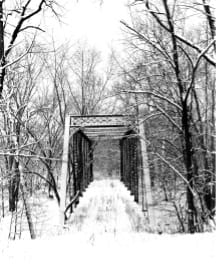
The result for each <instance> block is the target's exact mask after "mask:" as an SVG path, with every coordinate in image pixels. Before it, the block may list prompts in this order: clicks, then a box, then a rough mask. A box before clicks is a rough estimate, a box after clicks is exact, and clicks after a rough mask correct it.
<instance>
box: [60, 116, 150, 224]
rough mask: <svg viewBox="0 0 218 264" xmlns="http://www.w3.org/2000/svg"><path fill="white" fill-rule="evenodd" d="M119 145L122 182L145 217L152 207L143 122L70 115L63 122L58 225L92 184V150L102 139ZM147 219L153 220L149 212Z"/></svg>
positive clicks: (122, 117)
mask: <svg viewBox="0 0 218 264" xmlns="http://www.w3.org/2000/svg"><path fill="white" fill-rule="evenodd" d="M107 138H110V139H111V138H112V139H117V140H119V142H120V163H121V164H120V175H121V181H122V182H123V183H124V184H125V185H126V187H127V188H128V189H129V190H130V192H131V194H132V195H133V196H134V200H135V201H136V202H138V203H139V204H141V206H142V210H143V211H146V212H147V214H148V209H149V205H151V204H152V195H151V183H150V174H149V167H148V159H147V150H146V140H145V131H144V125H143V122H140V120H136V119H135V118H134V117H133V116H127V115H89V116H73V115H69V116H67V117H66V120H65V132H64V144H63V158H62V170H61V186H60V188H61V189H60V198H61V202H60V224H61V225H63V224H64V222H65V219H66V212H67V211H68V210H70V211H71V212H72V211H73V206H75V205H76V204H77V203H78V201H79V197H80V196H82V195H83V192H84V191H85V189H86V188H87V187H88V185H89V183H90V182H91V181H93V151H94V145H95V142H96V141H98V140H102V139H107ZM148 216H149V217H148V219H149V220H150V221H152V212H151V210H149V214H148Z"/></svg>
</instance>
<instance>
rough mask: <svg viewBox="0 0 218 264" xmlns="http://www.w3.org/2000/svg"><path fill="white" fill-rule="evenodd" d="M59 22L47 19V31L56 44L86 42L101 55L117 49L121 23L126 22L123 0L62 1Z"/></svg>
mask: <svg viewBox="0 0 218 264" xmlns="http://www.w3.org/2000/svg"><path fill="white" fill-rule="evenodd" d="M64 2H65V3H64V9H65V10H64V11H63V17H62V22H63V23H61V24H60V23H58V22H57V21H55V19H52V20H51V19H47V20H46V24H47V26H46V31H47V32H48V33H49V34H50V35H53V37H54V39H55V40H57V41H58V43H64V42H65V41H68V40H70V41H72V42H76V41H77V40H78V39H84V40H87V42H88V43H90V45H94V46H95V47H96V48H97V49H99V50H100V51H102V52H107V51H109V47H110V46H111V45H113V46H119V39H121V38H122V36H121V30H120V28H121V25H120V22H119V21H120V20H122V19H125V20H127V19H128V9H127V7H126V6H125V3H126V2H127V1H126V0H104V1H103V4H102V5H100V0H79V1H77V0H65V1H64Z"/></svg>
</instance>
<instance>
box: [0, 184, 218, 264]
mask: <svg viewBox="0 0 218 264" xmlns="http://www.w3.org/2000/svg"><path fill="white" fill-rule="evenodd" d="M49 208H50V210H51V211H50V215H52V212H53V213H54V217H53V218H52V217H50V218H48V219H47V221H44V222H43V223H44V228H46V229H47V232H45V233H46V234H47V236H44V237H43V236H42V237H41V238H40V239H36V240H34V241H31V240H30V239H28V238H25V239H23V240H16V241H8V240H5V239H4V241H3V240H2V238H1V234H3V232H2V233H1V232H0V263H11V264H13V263H16V264H20V263H22V264H27V263H28V264H29V263H30V264H32V263H33V264H34V263H38V264H42V263H46V264H48V263H63V262H65V263H95V264H96V263H113V264H114V263H149V264H150V263H167V264H169V263H182V264H184V263H187V264H188V263H193V264H194V263H198V264H199V263H215V253H216V241H217V240H216V235H215V233H204V234H195V235H179V234H177V235H166V234H165V235H164V234H162V235H158V234H151V233H148V232H146V231H147V230H146V220H145V217H144V215H143V213H142V212H141V210H140V207H139V206H138V205H137V204H136V203H135V202H134V201H133V197H132V196H130V193H129V191H128V190H127V189H126V188H125V186H124V185H123V184H122V183H121V182H120V181H119V180H99V181H94V182H93V183H91V184H90V186H89V188H88V189H87V191H86V192H85V193H84V196H83V197H82V198H81V200H80V203H79V205H78V207H77V208H76V209H75V212H74V214H73V215H72V216H71V218H70V220H69V222H68V226H67V228H66V230H65V232H64V233H63V234H62V235H59V236H52V232H48V230H49V228H48V226H49V224H48V223H49V222H50V223H51V226H52V227H53V228H54V229H55V224H56V222H57V218H56V216H57V214H56V212H57V208H56V207H55V206H54V204H53V209H52V207H51V206H50V207H49Z"/></svg>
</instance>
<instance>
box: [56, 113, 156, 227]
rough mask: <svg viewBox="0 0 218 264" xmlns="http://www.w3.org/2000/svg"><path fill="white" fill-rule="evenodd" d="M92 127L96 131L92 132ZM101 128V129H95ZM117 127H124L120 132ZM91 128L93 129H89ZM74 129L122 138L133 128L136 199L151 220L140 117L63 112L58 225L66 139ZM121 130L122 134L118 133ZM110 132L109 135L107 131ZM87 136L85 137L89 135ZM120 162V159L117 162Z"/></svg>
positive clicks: (63, 199)
mask: <svg viewBox="0 0 218 264" xmlns="http://www.w3.org/2000/svg"><path fill="white" fill-rule="evenodd" d="M95 128H96V131H95ZM99 128H101V132H100V133H99V132H98V130H99ZM121 128H126V132H125V133H123V131H122V130H121ZM93 129H94V130H93ZM78 130H82V131H83V130H85V134H86V133H88V134H89V136H91V137H96V136H98V135H99V134H100V136H102V134H101V133H106V136H108V137H110V136H115V137H116V136H117V137H119V136H120V137H121V138H123V139H124V138H125V136H126V135H127V134H128V133H127V132H128V131H130V130H132V131H133V130H134V131H135V132H136V134H137V135H138V137H139V146H138V147H139V149H140V151H139V156H140V161H141V165H140V168H139V171H140V172H139V175H140V176H139V178H138V199H136V200H137V202H138V203H139V204H141V206H142V211H143V212H147V219H148V221H149V222H150V223H151V224H153V223H154V212H153V209H152V205H153V198H152V190H151V180H150V172H149V163H148V155H147V146H146V138H145V129H144V123H143V120H134V118H133V117H132V116H125V115H89V116H75V115H67V116H66V118H65V128H64V142H63V155H62V167H61V181H60V211H59V212H60V226H63V225H64V224H65V209H66V193H67V177H68V161H69V160H68V159H69V142H70V139H71V138H72V137H73V135H74V134H75V133H76V132H77V131H78ZM120 131H122V132H121V133H123V135H119V132H120ZM110 133H112V134H110ZM89 136H88V137H89ZM121 162H122V161H121Z"/></svg>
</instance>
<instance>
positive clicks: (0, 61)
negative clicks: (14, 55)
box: [0, 0, 5, 98]
mask: <svg viewBox="0 0 218 264" xmlns="http://www.w3.org/2000/svg"><path fill="white" fill-rule="evenodd" d="M4 65H5V56H4V24H3V1H2V0H0V98H1V97H2V91H3V84H4V76H5V69H2V68H1V67H2V66H4Z"/></svg>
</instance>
